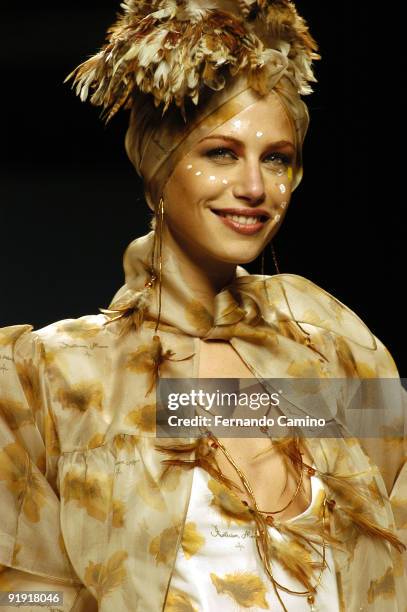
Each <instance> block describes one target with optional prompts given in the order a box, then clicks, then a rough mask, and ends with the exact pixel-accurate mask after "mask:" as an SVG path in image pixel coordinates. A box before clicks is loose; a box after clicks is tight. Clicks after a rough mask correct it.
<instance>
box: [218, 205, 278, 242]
mask: <svg viewBox="0 0 407 612" xmlns="http://www.w3.org/2000/svg"><path fill="white" fill-rule="evenodd" d="M212 212H213V213H214V214H215V215H216V216H217V217H218V218H219V220H220V221H221V222H222V223H224V225H227V226H228V227H230V228H231V229H232V230H234V231H235V232H237V233H238V234H243V235H245V236H251V235H253V234H257V233H258V232H259V231H260V230H262V229H263V227H264V226H265V224H266V223H267V221H268V220H269V217H268V216H267V215H268V213H267V214H262V213H260V214H259V213H257V212H254V211H250V213H248V214H237V213H233V217H235V219H232V218H231V217H232V214H231V213H229V212H228V213H226V212H224V211H222V210H216V211H215V210H212ZM239 213H240V211H239ZM236 217H244V218H245V219H247V218H253V217H258V220H256V221H255V222H254V223H250V224H246V223H242V222H240V221H238V220H237V219H236Z"/></svg>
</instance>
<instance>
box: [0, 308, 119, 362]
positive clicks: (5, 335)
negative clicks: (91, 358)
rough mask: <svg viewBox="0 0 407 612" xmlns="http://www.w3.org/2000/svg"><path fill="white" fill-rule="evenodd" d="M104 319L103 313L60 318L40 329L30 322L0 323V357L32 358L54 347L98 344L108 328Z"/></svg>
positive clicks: (107, 331)
mask: <svg viewBox="0 0 407 612" xmlns="http://www.w3.org/2000/svg"><path fill="white" fill-rule="evenodd" d="M106 320H107V317H106V315H103V314H91V315H84V316H81V317H78V318H76V319H74V318H71V319H61V320H58V321H55V322H53V323H50V324H48V325H45V326H43V327H41V328H39V329H34V326H33V325H31V324H17V325H9V326H6V327H0V351H1V355H0V358H2V360H3V361H6V360H7V359H9V358H11V356H12V355H14V356H15V357H18V356H20V358H24V359H30V360H33V361H35V360H36V358H37V357H38V355H41V354H44V353H46V352H47V351H53V350H54V349H57V348H62V347H67V348H68V347H70V346H71V347H80V346H82V347H83V348H85V347H86V348H89V345H90V346H97V345H98V344H99V343H100V342H101V341H102V339H103V340H105V339H106V336H107V334H108V333H109V331H110V330H108V328H107V326H106V325H105V323H106ZM0 367H1V366H0Z"/></svg>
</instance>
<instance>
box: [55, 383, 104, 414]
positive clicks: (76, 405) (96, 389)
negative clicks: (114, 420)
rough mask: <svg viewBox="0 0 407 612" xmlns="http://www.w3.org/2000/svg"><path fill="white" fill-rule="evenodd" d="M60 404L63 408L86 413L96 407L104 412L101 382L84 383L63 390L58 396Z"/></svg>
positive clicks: (60, 390) (59, 391)
mask: <svg viewBox="0 0 407 612" xmlns="http://www.w3.org/2000/svg"><path fill="white" fill-rule="evenodd" d="M56 397H57V400H58V402H60V404H61V405H62V407H63V408H70V409H72V410H79V411H80V412H85V410H88V408H91V407H94V408H96V410H99V411H101V410H102V401H103V387H102V385H101V384H100V383H99V382H97V381H96V382H82V383H77V384H76V385H70V386H69V387H66V388H61V389H59V390H58V392H57V394H56Z"/></svg>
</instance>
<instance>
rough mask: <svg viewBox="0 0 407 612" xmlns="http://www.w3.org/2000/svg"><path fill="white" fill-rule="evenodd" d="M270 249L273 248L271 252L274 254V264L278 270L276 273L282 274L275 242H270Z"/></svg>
mask: <svg viewBox="0 0 407 612" xmlns="http://www.w3.org/2000/svg"><path fill="white" fill-rule="evenodd" d="M270 247H271V252H272V254H273V262H274V267H275V269H276V272H277V274H281V272H280V268H279V265H278V261H277V255H276V251H275V248H274V244H273V242H270Z"/></svg>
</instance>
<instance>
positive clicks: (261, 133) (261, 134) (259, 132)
mask: <svg viewBox="0 0 407 612" xmlns="http://www.w3.org/2000/svg"><path fill="white" fill-rule="evenodd" d="M256 136H257V138H261V137H262V136H263V132H261V131H260V130H259V131H258V132H256Z"/></svg>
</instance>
